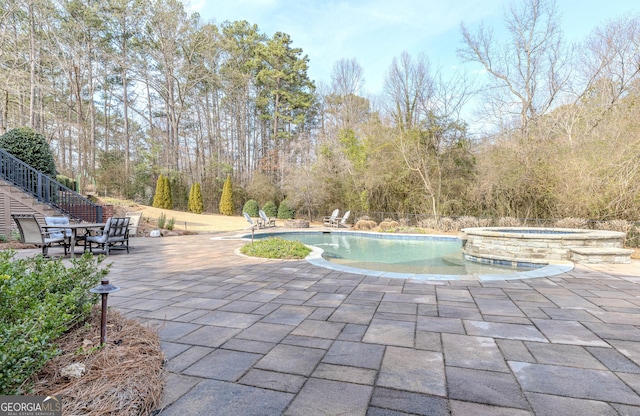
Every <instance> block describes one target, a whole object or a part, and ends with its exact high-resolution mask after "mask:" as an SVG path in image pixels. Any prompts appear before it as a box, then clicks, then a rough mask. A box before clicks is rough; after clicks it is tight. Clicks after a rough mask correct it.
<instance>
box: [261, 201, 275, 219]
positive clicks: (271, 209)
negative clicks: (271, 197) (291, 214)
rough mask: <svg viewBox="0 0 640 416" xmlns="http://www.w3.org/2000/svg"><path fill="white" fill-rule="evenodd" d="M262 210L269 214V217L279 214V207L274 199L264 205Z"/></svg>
mask: <svg viewBox="0 0 640 416" xmlns="http://www.w3.org/2000/svg"><path fill="white" fill-rule="evenodd" d="M262 210H263V211H264V213H265V214H267V217H277V216H278V207H277V206H276V204H275V202H273V201H268V202H267V203H266V204H264V206H263V207H262Z"/></svg>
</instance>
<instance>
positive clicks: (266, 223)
mask: <svg viewBox="0 0 640 416" xmlns="http://www.w3.org/2000/svg"><path fill="white" fill-rule="evenodd" d="M258 213H259V214H260V219H261V220H262V222H261V225H262V226H261V228H265V227H275V226H276V219H275V218H269V217H268V216H267V214H265V212H264V211H263V210H259V211H258Z"/></svg>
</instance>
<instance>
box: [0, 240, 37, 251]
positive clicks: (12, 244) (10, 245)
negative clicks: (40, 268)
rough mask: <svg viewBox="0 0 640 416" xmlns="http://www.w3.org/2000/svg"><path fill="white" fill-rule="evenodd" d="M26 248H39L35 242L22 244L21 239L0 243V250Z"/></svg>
mask: <svg viewBox="0 0 640 416" xmlns="http://www.w3.org/2000/svg"><path fill="white" fill-rule="evenodd" d="M25 248H37V247H36V246H34V245H33V244H22V243H21V242H20V241H16V240H11V241H7V242H4V243H0V250H9V249H13V250H22V249H25Z"/></svg>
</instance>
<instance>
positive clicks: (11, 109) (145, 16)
mask: <svg viewBox="0 0 640 416" xmlns="http://www.w3.org/2000/svg"><path fill="white" fill-rule="evenodd" d="M0 6H1V7H0V10H2V12H0V134H3V133H4V132H6V131H8V130H10V129H12V128H15V127H20V126H28V127H31V128H33V129H35V130H36V131H38V132H40V133H42V134H43V135H44V136H45V137H46V138H47V140H48V141H49V144H50V146H51V148H52V150H53V152H54V156H55V159H56V162H57V167H58V170H59V172H60V173H62V174H64V175H66V176H69V177H71V178H74V179H79V180H80V182H85V183H89V182H92V181H94V180H95V182H96V184H97V188H98V189H97V190H98V192H99V193H100V194H102V193H108V194H109V195H115V196H120V197H125V198H131V199H136V200H138V201H139V202H144V203H150V201H151V200H152V198H153V193H154V189H155V185H156V182H157V180H158V178H159V177H160V175H163V177H166V178H167V179H168V181H169V183H170V189H171V193H172V199H173V205H174V207H176V208H181V209H187V205H188V203H189V193H190V192H189V190H190V189H191V186H192V184H195V183H199V184H201V192H202V203H203V207H204V210H205V211H210V212H217V211H218V209H219V206H220V198H221V194H222V188H223V184H224V182H225V180H226V179H227V177H229V178H231V181H232V182H233V201H232V202H233V206H235V207H242V206H243V204H244V202H245V201H246V200H248V199H255V200H257V201H258V202H259V203H260V205H261V206H262V205H263V204H264V203H266V202H267V201H276V203H277V202H279V201H282V200H284V199H285V198H286V199H287V203H288V205H290V206H295V207H296V208H297V210H298V214H299V215H305V216H309V217H315V216H322V215H325V214H326V213H327V212H331V211H332V210H333V209H334V208H336V207H339V208H341V209H343V210H345V211H346V210H351V211H354V212H358V213H361V214H364V213H368V212H398V213H420V214H431V215H478V216H513V217H538V218H562V217H584V218H590V219H615V218H620V219H629V220H635V219H638V218H639V217H640V215H639V213H640V203H639V202H640V172H639V171H638V170H639V166H640V163H639V162H640V161H639V160H638V158H639V155H640V152H639V150H640V149H639V147H640V137H639V135H640V114H639V112H638V107H637V106H638V98H640V94H639V93H640V91H639V87H640V83H639V73H640V18H639V17H638V16H637V15H631V14H629V13H626V14H625V13H624V12H625V11H624V10H621V11H620V13H621V15H620V16H621V17H620V18H619V19H617V20H614V21H610V22H608V23H606V24H604V25H603V26H601V27H597V28H594V29H593V31H592V32H591V34H590V35H589V36H588V37H587V38H586V39H584V40H583V42H581V43H579V44H574V45H571V44H567V43H566V42H565V41H564V40H563V36H562V28H561V27H560V26H559V18H558V15H557V12H556V9H555V5H554V4H553V2H551V1H548V0H522V1H516V2H514V3H513V4H512V6H511V7H510V8H508V9H507V10H505V20H504V21H505V28H506V33H507V35H508V36H507V38H505V39H495V38H493V31H492V30H490V28H485V27H479V28H470V27H467V26H466V25H464V24H463V25H462V26H461V39H462V45H463V46H462V47H461V49H460V50H459V51H458V54H459V57H460V59H461V61H462V62H466V63H467V64H468V66H469V68H470V71H469V73H471V70H476V69H482V70H483V71H484V73H485V75H483V76H481V77H478V78H475V79H471V78H470V77H467V76H465V75H461V73H459V72H458V73H455V74H454V75H453V76H446V74H444V73H442V71H440V70H439V69H437V68H435V69H434V68H432V67H431V66H430V64H429V59H428V58H427V56H426V55H425V56H410V55H409V54H407V53H403V54H401V55H400V56H398V57H396V58H395V59H394V60H393V62H391V63H390V65H389V70H388V72H387V78H386V81H385V86H384V90H383V92H382V94H381V95H380V96H376V97H374V96H368V95H367V94H365V93H364V73H365V69H364V68H362V67H360V65H359V64H358V62H357V61H355V60H353V59H343V60H340V61H338V62H336V63H335V64H334V70H333V74H332V79H331V83H330V85H324V84H317V85H316V83H315V82H314V81H313V80H311V79H309V77H308V74H307V71H308V66H309V64H310V63H309V60H308V58H307V56H306V55H304V53H303V50H302V49H300V48H295V47H293V46H292V43H293V41H292V39H291V38H290V37H289V36H288V35H287V34H285V33H281V32H277V33H274V34H272V35H268V34H264V33H261V32H260V30H259V28H258V27H257V26H256V25H253V24H251V23H249V22H246V21H239V22H223V23H220V24H213V23H207V22H202V21H201V19H200V17H199V16H198V15H197V14H193V15H189V14H188V13H187V12H186V11H185V10H184V7H183V5H182V3H180V2H178V1H175V0H156V1H151V0H106V1H102V2H95V1H90V0H71V1H65V0H29V1H27V0H0ZM425 52H426V53H428V51H425ZM477 119H480V120H482V123H481V124H479V123H478V122H477V121H473V124H471V123H472V120H477Z"/></svg>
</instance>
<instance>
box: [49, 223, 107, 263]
mask: <svg viewBox="0 0 640 416" xmlns="http://www.w3.org/2000/svg"><path fill="white" fill-rule="evenodd" d="M106 225H107V223H105V222H79V223H70V224H64V225H61V224H57V225H43V226H42V228H44V229H48V228H64V229H71V241H70V242H69V244H70V245H71V247H70V248H69V256H70V257H71V258H74V257H75V254H76V253H75V246H76V237H77V234H78V230H87V231H88V230H94V229H97V230H101V229H103V228H104V227H105V226H106Z"/></svg>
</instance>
